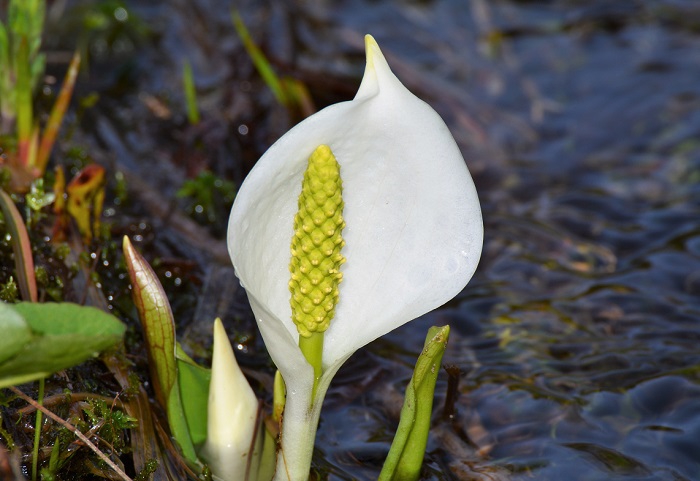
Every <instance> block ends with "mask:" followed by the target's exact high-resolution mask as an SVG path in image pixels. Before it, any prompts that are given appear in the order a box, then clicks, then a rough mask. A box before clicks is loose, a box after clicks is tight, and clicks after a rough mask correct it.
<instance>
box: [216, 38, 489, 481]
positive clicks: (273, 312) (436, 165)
mask: <svg viewBox="0 0 700 481" xmlns="http://www.w3.org/2000/svg"><path fill="white" fill-rule="evenodd" d="M365 40H366V42H365V46H366V50H367V66H366V69H365V74H364V77H363V79H362V83H361V85H360V88H359V91H358V92H357V95H356V96H355V98H354V99H353V100H352V101H348V102H342V103H339V104H335V105H332V106H330V107H328V108H326V109H324V110H322V111H320V112H318V113H317V114H315V115H313V116H311V117H309V118H307V119H306V120H304V121H303V122H301V123H300V124H299V125H297V126H296V127H294V128H293V129H291V130H290V131H289V132H288V133H287V134H285V135H284V136H283V137H282V138H280V139H279V140H278V141H277V142H276V143H275V144H274V145H273V146H272V147H271V148H270V149H269V150H268V151H267V152H266V153H265V155H263V157H262V158H261V159H260V160H259V161H258V163H257V164H256V165H255V167H254V168H253V169H252V170H251V172H250V174H249V175H248V177H247V178H246V180H245V182H244V183H243V184H242V186H241V188H240V190H239V192H238V195H237V197H236V200H235V202H234V205H233V208H232V211H231V216H230V220H229V228H228V248H229V253H230V255H231V259H232V261H233V264H234V266H235V268H236V273H237V276H238V277H239V279H240V281H241V284H242V285H243V287H244V288H245V290H246V292H247V295H248V299H249V300H250V304H251V307H252V309H253V312H254V314H255V317H256V320H257V323H258V327H259V328H260V332H261V333H262V336H263V339H264V341H265V344H266V346H267V348H268V351H269V352H270V356H271V357H272V359H273V361H274V362H275V364H276V365H277V367H278V369H279V370H280V372H281V373H282V377H283V378H284V381H285V383H286V388H287V400H286V406H285V410H284V417H283V423H282V437H281V449H280V452H279V454H278V461H277V472H276V474H275V480H284V481H287V480H289V481H305V480H306V479H307V478H308V473H309V468H310V463H311V454H312V450H313V445H314V438H315V435H316V427H317V424H318V419H319V415H320V409H321V404H322V401H323V398H324V396H325V393H326V391H327V389H328V386H329V384H330V381H331V379H332V378H333V376H334V375H335V374H336V372H337V371H338V369H339V368H340V366H341V365H342V364H343V363H344V362H345V361H346V360H347V359H348V358H349V357H350V356H351V355H352V354H353V353H354V352H355V351H356V350H358V349H359V348H361V347H362V346H364V345H366V344H367V343H369V342H371V341H373V340H374V339H377V338H378V337H380V336H382V335H384V334H386V333H387V332H389V331H391V330H393V329H396V328H397V327H399V326H401V325H403V324H405V323H406V322H408V321H410V320H412V319H415V318H416V317H418V316H420V315H422V314H425V313H426V312H428V311H430V310H432V309H434V308H436V307H438V306H440V305H442V304H444V303H445V302H447V301H448V300H450V299H451V298H452V297H454V296H455V295H456V294H458V293H459V292H460V291H461V290H462V289H463V288H464V286H465V285H466V284H467V282H468V281H469V279H470V278H471V277H472V275H473V273H474V270H475V269H476V265H477V263H478V260H479V257H480V255H481V245H482V240H483V225H482V219H481V209H480V207H479V200H478V197H477V194H476V190H475V188H474V184H473V182H472V179H471V176H470V175H469V171H468V170H467V167H466V165H465V163H464V160H463V158H462V155H461V154H460V151H459V148H458V147H457V144H456V143H455V141H454V139H453V138H452V136H451V135H450V132H449V130H448V129H447V126H446V125H445V123H444V122H443V121H442V119H441V118H440V116H439V115H438V114H437V113H436V112H435V111H434V110H433V109H432V108H431V107H429V106H428V105H427V104H426V103H425V102H423V101H422V100H420V99H418V98H417V97H415V96H414V95H413V94H412V93H411V92H409V91H408V89H406V87H404V86H403V85H402V84H401V82H400V81H399V80H398V79H397V78H396V77H395V76H394V74H393V73H392V72H391V70H390V69H389V66H388V64H387V62H386V60H385V58H384V56H383V54H382V52H381V51H380V49H379V46H378V45H377V43H376V42H375V41H374V39H373V38H372V37H371V36H369V35H368V36H366V37H365ZM319 155H320V156H322V157H324V158H325V157H329V156H330V157H333V158H334V160H332V161H329V162H330V163H329V164H328V165H329V166H330V167H329V166H322V167H319V169H321V171H322V172H323V174H322V175H321V180H318V179H317V178H316V177H314V175H316V174H313V175H310V174H308V173H307V174H305V172H307V168H308V169H309V171H311V170H313V169H314V168H316V167H313V165H312V164H314V162H315V161H314V158H315V157H316V156H319ZM336 164H337V167H334V166H335V165H336ZM324 176H325V177H324ZM338 176H339V178H338ZM307 177H308V178H307ZM309 179H310V180H309ZM324 179H325V180H324ZM322 181H323V182H325V181H327V183H326V184H323V185H322V183H323V182H322ZM309 183H310V184H309ZM314 183H315V184H318V185H317V186H316V188H317V189H320V190H319V192H321V191H323V192H325V193H324V194H323V195H321V198H320V199H316V200H317V201H318V202H317V204H315V205H311V204H309V203H308V202H307V201H308V198H309V195H310V196H311V197H313V198H316V197H315V196H316V194H314V193H313V192H311V194H305V193H303V192H305V189H306V188H307V187H306V186H307V184H308V185H311V184H314ZM302 184H303V185H304V187H302ZM341 185H342V189H340V187H341ZM334 186H335V187H334ZM333 189H338V192H336V191H335V190H333ZM340 190H342V199H340V197H337V198H336V197H334V196H336V195H338V196H340V195H341V193H340ZM300 194H301V196H300ZM331 197H333V198H335V199H336V201H337V202H335V204H334V206H331V207H330V208H329V209H328V210H327V211H324V209H325V207H324V206H325V205H326V204H325V202H326V199H327V198H331ZM305 199H306V200H305ZM314 209H316V210H314ZM318 209H320V210H318ZM309 211H314V212H309ZM339 211H342V212H341V213H340V217H339V216H338V212H339ZM297 212H299V214H298V216H302V214H304V215H310V216H311V217H310V219H311V220H309V221H308V222H311V223H315V225H316V226H320V227H319V228H320V229H321V230H323V231H324V232H325V230H327V232H326V233H325V234H323V235H325V236H326V237H322V236H321V237H319V238H318V239H315V238H313V236H314V235H315V234H314V233H313V232H312V231H313V225H311V224H309V225H311V227H310V228H309V229H307V225H306V224H304V222H307V221H304V220H303V219H301V220H298V222H297V221H295V214H297ZM316 214H318V216H319V218H316V217H314V216H315V215H316ZM308 222H307V223H308ZM326 227H327V229H326ZM300 229H301V230H300ZM341 230H342V239H341V238H340V237H338V236H337V234H338V233H339V232H340V231H341ZM302 231H303V232H302ZM300 232H301V234H302V237H303V233H304V232H306V233H307V234H309V236H311V239H312V243H313V244H314V245H315V246H316V247H319V249H321V250H325V251H327V252H326V253H327V254H328V256H329V257H328V259H331V260H319V259H315V260H314V259H313V256H314V254H313V253H310V252H311V251H309V250H304V240H303V239H301V240H299V239H298V237H299V236H300ZM336 237H337V238H336ZM293 239H294V240H293ZM324 242H326V243H327V244H328V246H327V247H328V248H327V249H326V248H325V247H324V246H325V244H324ZM307 243H308V242H307ZM309 245H310V244H309ZM290 246H291V248H290ZM311 247H312V248H313V246H311ZM302 250H303V252H304V253H303V254H301V255H302V257H304V255H306V256H307V257H308V256H310V257H309V258H311V261H309V262H310V263H313V262H315V263H314V264H313V266H317V265H321V266H323V265H324V263H327V264H328V268H327V269H326V270H325V271H324V272H323V275H322V276H320V277H321V278H319V279H315V280H314V279H312V278H313V275H311V274H309V276H310V277H309V278H308V279H311V281H310V282H311V284H309V283H308V282H307V284H308V285H306V286H305V287H304V286H303V285H302V284H303V282H302V281H303V279H301V278H300V277H299V276H300V272H305V271H304V270H303V265H302V264H303V263H304V262H306V261H305V260H304V259H302V260H301V261H299V260H298V259H297V260H295V259H296V258H297V257H298V255H299V253H300V252H301V251H302ZM312 250H313V249H312ZM293 253H294V255H293ZM307 260H308V259H307ZM331 261H332V262H331ZM319 262H320V264H319ZM300 265H301V267H299V266H300ZM290 266H291V267H290ZM313 266H311V264H308V265H307V267H308V268H309V269H312V268H313ZM295 269H296V270H295ZM300 269H301V271H300ZM290 270H291V276H290ZM307 271H308V269H307ZM307 274H308V272H307ZM290 278H291V282H290ZM341 278H342V279H341ZM300 279H301V280H300ZM308 279H307V280H308ZM329 279H330V280H329ZM341 280H342V282H340V281H341ZM331 281H332V282H331ZM324 283H325V284H324ZM312 284H313V285H312ZM290 286H291V290H292V294H291V295H290ZM314 289H316V290H314ZM299 292H301V293H302V294H303V295H307V296H311V300H312V301H313V302H311V303H309V302H307V301H308V299H307V300H305V299H303V298H302V297H303V296H302V295H301V294H299ZM314 292H316V293H317V294H318V293H320V294H319V295H318V296H317V298H316V297H314V296H315V294H314ZM309 293H311V294H309ZM324 296H325V297H324ZM290 300H291V303H290ZM305 303H306V304H308V306H307V305H306V304H305ZM292 304H294V305H295V306H296V307H297V308H299V309H302V311H303V313H304V314H305V315H307V316H306V317H309V316H310V318H311V321H310V322H308V323H307V322H306V321H308V320H309V319H307V320H304V319H298V317H300V316H298V315H297V314H298V312H296V311H295V312H294V313H293V311H292ZM319 306H321V307H323V309H321V310H320V311H319V312H320V314H319V315H318V316H316V310H318V309H317V308H318V307H319ZM307 308H308V309H307ZM314 309H316V310H314ZM322 311H325V312H326V313H328V316H327V317H328V319H322V317H323V312H322ZM301 317H302V318H304V316H303V315H302V316H301ZM293 318H294V319H293ZM314 320H317V321H318V324H314V322H315V321H314ZM326 321H328V322H326ZM324 330H325V332H323V334H322V343H321V344H320V345H319V347H318V349H319V355H320V356H321V360H320V370H319V369H318V368H316V372H315V368H314V367H313V366H312V365H311V364H310V363H309V361H307V357H305V353H304V352H302V349H300V336H301V337H302V339H301V340H302V341H304V340H305V339H306V336H308V335H310V334H317V333H321V332H322V331H324ZM309 331H311V332H309ZM300 333H301V334H300Z"/></svg>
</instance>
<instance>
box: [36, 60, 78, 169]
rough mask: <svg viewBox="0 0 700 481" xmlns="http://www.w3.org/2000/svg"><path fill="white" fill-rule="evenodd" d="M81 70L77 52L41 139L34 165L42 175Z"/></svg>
mask: <svg viewBox="0 0 700 481" xmlns="http://www.w3.org/2000/svg"><path fill="white" fill-rule="evenodd" d="M79 70H80V53H78V52H75V54H73V59H72V60H71V62H70V65H69V66H68V71H67V72H66V76H65V78H64V79H63V85H62V86H61V91H60V92H59V94H58V97H57V98H56V103H54V105H53V108H52V109H51V115H50V116H49V120H48V122H47V123H46V128H45V129H44V135H42V137H41V144H40V146H39V152H38V153H37V156H36V161H35V164H34V165H35V166H36V168H37V169H38V170H39V172H41V173H43V172H44V171H45V170H46V164H47V163H48V161H49V155H51V149H53V144H54V143H55V142H56V137H57V136H58V130H59V129H60V128H61V123H63V117H64V116H65V114H66V110H67V109H68V104H69V103H70V99H71V96H72V95H73V88H74V87H75V80H76V79H77V78H78V71H79Z"/></svg>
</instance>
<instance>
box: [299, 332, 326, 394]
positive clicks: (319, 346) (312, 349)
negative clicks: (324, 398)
mask: <svg viewBox="0 0 700 481" xmlns="http://www.w3.org/2000/svg"><path fill="white" fill-rule="evenodd" d="M299 349H301V352H302V353H303V354H304V357H305V358H306V360H307V361H308V362H309V364H311V367H313V368H314V388H313V391H312V397H313V396H315V395H316V388H317V387H318V381H319V380H320V379H321V375H322V374H323V332H312V333H311V335H310V336H309V337H304V336H299Z"/></svg>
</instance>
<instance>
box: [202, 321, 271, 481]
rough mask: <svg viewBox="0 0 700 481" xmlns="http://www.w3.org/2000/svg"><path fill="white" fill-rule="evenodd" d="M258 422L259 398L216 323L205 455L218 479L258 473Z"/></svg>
mask: <svg viewBox="0 0 700 481" xmlns="http://www.w3.org/2000/svg"><path fill="white" fill-rule="evenodd" d="M257 418H258V398H257V397H256V396H255V393H254V392H253V390H252V389H251V387H250V385H249V384H248V380H247V379H246V377H245V376H244V375H243V372H242V371H241V368H240V367H239V366H238V363H237V362H236V357H235V356H234V354H233V349H232V348H231V343H230V342H229V340H228V336H227V335H226V330H225V329H224V326H223V324H222V323H221V320H220V319H216V321H214V353H213V356H212V361H211V382H210V384H209V406H208V415H207V441H206V443H205V445H204V448H203V451H202V457H203V458H204V459H206V461H207V463H208V464H209V467H210V468H211V470H212V473H213V477H214V479H216V480H223V481H244V480H246V477H247V471H248V470H250V471H251V472H253V473H255V472H257V464H256V463H257V460H258V459H259V452H257V449H259V448H258V445H259V443H255V447H254V446H253V440H255V439H256V438H257V436H256V433H257V431H258V428H259V426H260V424H259V422H258V419H257ZM251 451H253V452H251Z"/></svg>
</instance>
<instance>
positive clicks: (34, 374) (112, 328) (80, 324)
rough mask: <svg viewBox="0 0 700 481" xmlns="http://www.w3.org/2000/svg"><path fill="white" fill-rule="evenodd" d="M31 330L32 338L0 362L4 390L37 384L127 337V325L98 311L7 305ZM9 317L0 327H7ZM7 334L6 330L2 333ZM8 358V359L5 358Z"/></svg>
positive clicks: (62, 305) (66, 306) (74, 306)
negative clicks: (13, 386)
mask: <svg viewBox="0 0 700 481" xmlns="http://www.w3.org/2000/svg"><path fill="white" fill-rule="evenodd" d="M3 307H4V308H8V307H9V309H12V310H14V311H15V312H16V313H17V314H19V315H20V316H21V317H22V318H23V319H24V321H25V322H26V324H27V325H28V326H29V328H30V329H31V337H30V338H29V339H26V338H25V341H24V343H23V344H21V345H20V348H19V349H17V345H15V346H14V347H13V348H12V349H13V350H14V351H15V352H14V354H13V355H11V356H10V357H7V358H6V359H5V360H3V361H2V362H0V388H2V387H7V386H12V385H15V384H21V383H24V382H29V381H34V380H36V379H40V378H42V377H46V376H48V375H49V374H51V373H53V372H56V371H60V370H61V369H67V368H69V367H71V366H75V365H76V364H80V363H81V362H83V361H85V360H87V359H90V358H91V357H94V356H96V355H97V354H98V353H99V352H100V351H102V350H104V349H107V348H108V347H110V346H112V345H114V344H115V343H117V342H118V341H119V340H120V339H121V337H122V336H123V335H124V330H125V327H124V324H122V322H121V321H120V320H119V319H117V318H116V317H114V316H113V315H111V314H108V313H106V312H104V311H101V310H99V309H95V308H94V307H86V306H80V305H78V304H70V303H59V304H54V303H47V304H36V303H31V302H22V303H19V304H13V305H12V306H10V305H9V304H5V305H4V306H3ZM6 319H7V317H5V316H3V317H2V319H1V320H0V325H2V326H3V327H4V324H5V322H6ZM2 332H3V333H4V332H5V331H4V329H3V330H2ZM3 357H4V356H3Z"/></svg>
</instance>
